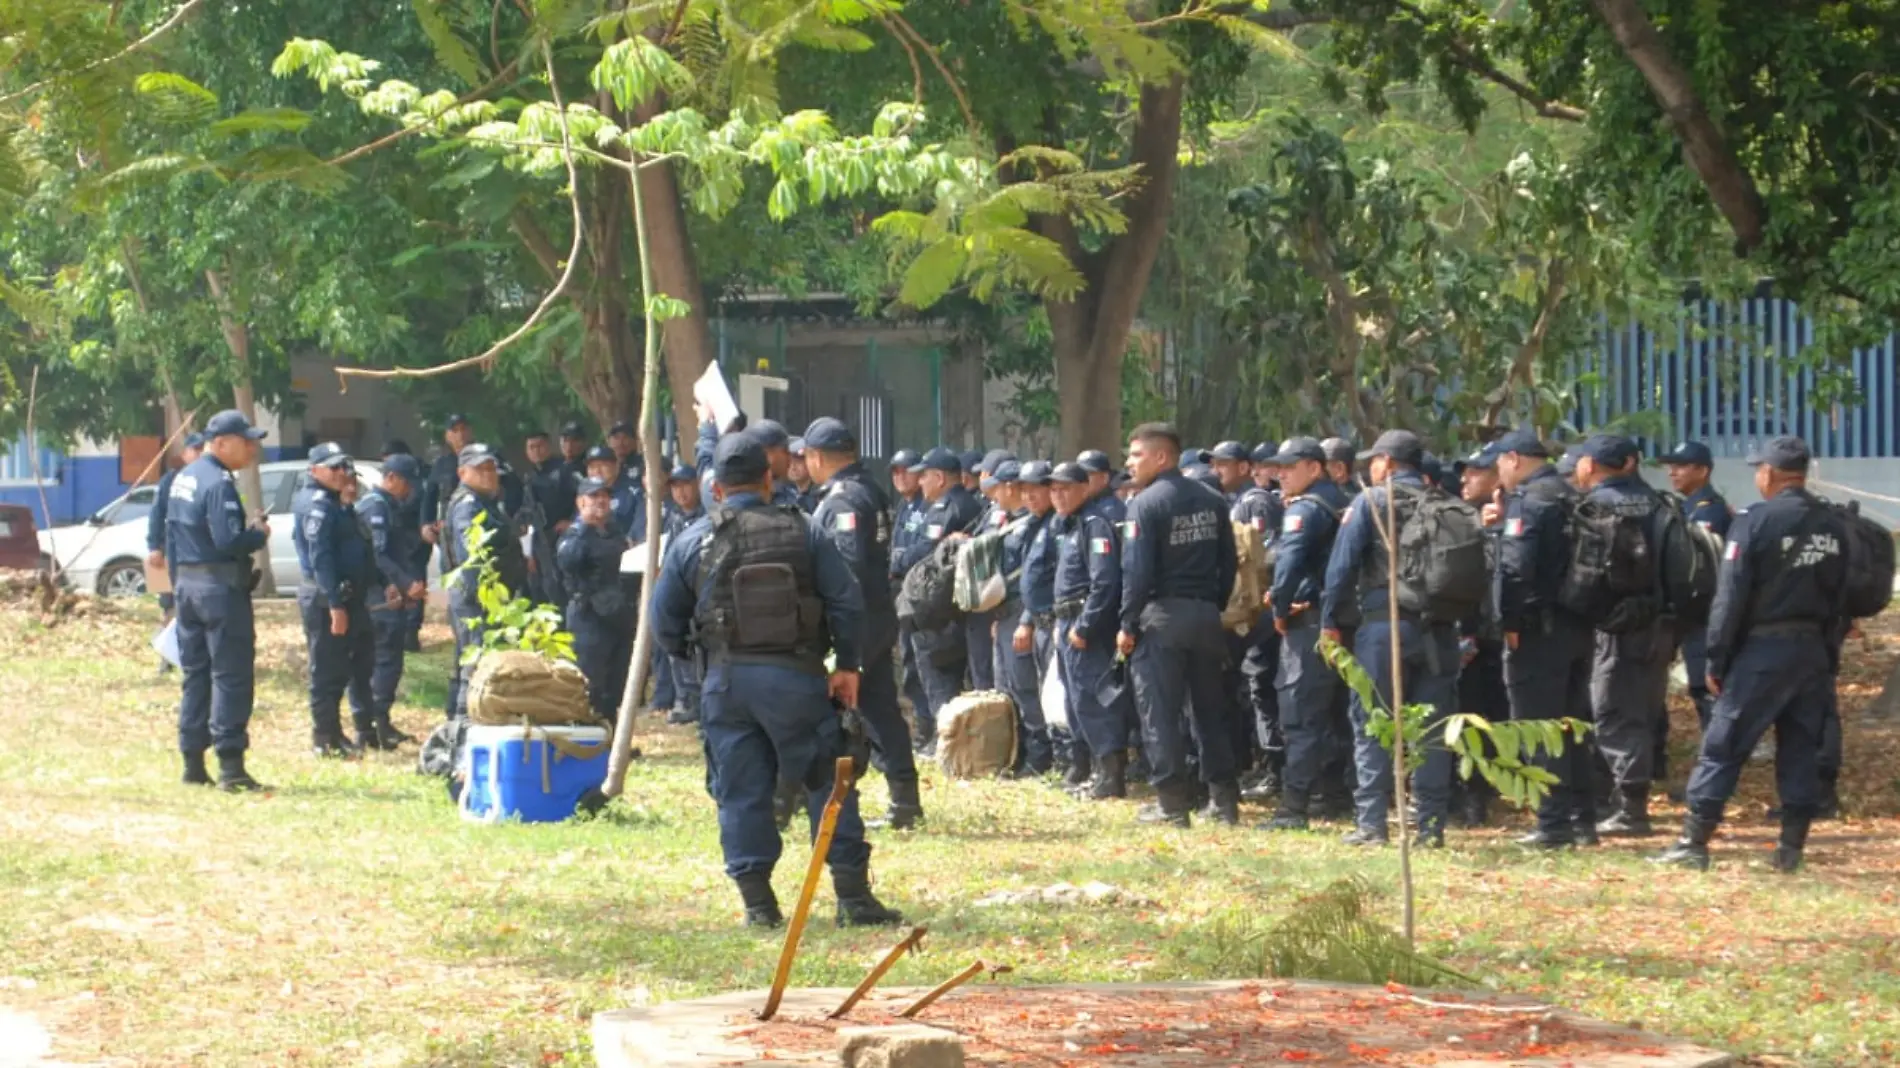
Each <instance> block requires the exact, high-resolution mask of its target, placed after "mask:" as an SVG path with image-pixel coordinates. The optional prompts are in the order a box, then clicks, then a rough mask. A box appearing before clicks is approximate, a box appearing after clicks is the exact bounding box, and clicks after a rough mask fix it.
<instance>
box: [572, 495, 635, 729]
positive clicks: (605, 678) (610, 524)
mask: <svg viewBox="0 0 1900 1068" xmlns="http://www.w3.org/2000/svg"><path fill="white" fill-rule="evenodd" d="M613 491H614V487H613V486H611V485H609V484H608V483H607V482H606V481H604V480H602V479H598V478H588V479H586V480H584V481H583V482H581V484H580V485H579V486H577V487H576V494H575V503H576V507H577V509H578V513H577V516H576V519H575V521H574V523H572V524H571V525H569V527H568V528H567V531H566V533H564V534H562V535H561V544H560V546H559V548H558V549H557V550H556V552H555V558H556V560H557V561H558V562H559V566H560V568H561V575H562V578H563V579H564V580H565V585H566V587H567V589H568V591H569V593H568V602H567V627H568V630H569V631H570V632H571V633H572V634H573V635H574V657H575V659H576V661H578V663H579V666H580V669H581V673H582V674H584V675H586V676H587V697H588V704H589V705H590V706H591V707H592V708H593V711H594V715H595V716H596V717H597V718H599V719H603V720H610V721H611V720H612V719H613V718H614V716H615V713H616V711H617V710H618V708H619V706H620V696H621V691H622V690H624V689H625V688H626V682H627V671H628V668H629V664H630V659H631V657H632V655H633V637H634V623H635V620H636V618H637V616H638V614H639V613H638V605H637V603H636V602H635V601H634V600H633V598H632V597H631V596H629V594H628V592H627V590H626V588H625V587H624V586H623V585H622V584H621V581H620V564H621V557H622V556H623V555H625V553H626V551H627V535H626V533H625V531H623V530H622V529H621V527H620V525H619V522H618V520H616V519H615V517H614V513H613Z"/></svg>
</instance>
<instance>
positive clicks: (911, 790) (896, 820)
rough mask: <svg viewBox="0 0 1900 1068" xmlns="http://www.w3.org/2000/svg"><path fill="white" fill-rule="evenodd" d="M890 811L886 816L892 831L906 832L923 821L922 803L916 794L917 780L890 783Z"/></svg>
mask: <svg viewBox="0 0 1900 1068" xmlns="http://www.w3.org/2000/svg"><path fill="white" fill-rule="evenodd" d="M890 787H891V811H890V813H889V815H888V816H887V819H888V820H889V821H890V822H889V826H890V828H891V830H893V831H908V830H910V829H911V828H912V827H915V826H917V825H918V824H919V823H922V822H923V820H924V801H923V798H922V797H920V796H918V793H917V780H916V779H911V780H908V781H906V782H896V781H892V782H891V784H890Z"/></svg>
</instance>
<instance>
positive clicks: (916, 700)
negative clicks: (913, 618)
mask: <svg viewBox="0 0 1900 1068" xmlns="http://www.w3.org/2000/svg"><path fill="white" fill-rule="evenodd" d="M911 629H912V628H911V625H910V624H909V623H899V624H898V625H897V654H898V657H899V658H900V660H901V664H900V665H899V666H900V667H901V668H902V678H900V679H899V680H898V684H899V688H900V689H901V690H902V692H903V694H904V696H905V697H908V698H910V711H911V715H913V716H922V715H923V714H924V712H925V711H926V709H927V706H928V705H929V700H928V698H926V697H925V696H924V676H923V673H922V672H921V671H919V670H918V668H917V657H916V655H915V654H914V653H912V651H911V640H910V636H911Z"/></svg>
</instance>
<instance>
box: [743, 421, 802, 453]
mask: <svg viewBox="0 0 1900 1068" xmlns="http://www.w3.org/2000/svg"><path fill="white" fill-rule="evenodd" d="M746 433H748V434H751V435H752V440H753V441H756V442H758V443H759V447H760V448H762V449H784V448H789V447H790V446H791V443H792V435H791V434H789V433H787V432H786V430H785V425H784V424H783V423H780V422H779V421H778V420H776V419H761V420H759V421H758V422H756V423H750V424H748V425H747V426H746Z"/></svg>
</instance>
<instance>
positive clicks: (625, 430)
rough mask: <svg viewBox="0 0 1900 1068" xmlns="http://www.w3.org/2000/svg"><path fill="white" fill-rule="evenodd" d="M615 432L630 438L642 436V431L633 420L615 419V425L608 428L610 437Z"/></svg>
mask: <svg viewBox="0 0 1900 1068" xmlns="http://www.w3.org/2000/svg"><path fill="white" fill-rule="evenodd" d="M615 434H625V435H627V436H628V437H630V438H637V437H639V436H640V431H639V430H638V429H637V428H636V427H635V426H634V425H633V420H631V419H616V420H614V425H613V426H611V427H608V428H607V436H608V437H610V438H611V437H613V436H614V435H615Z"/></svg>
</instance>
